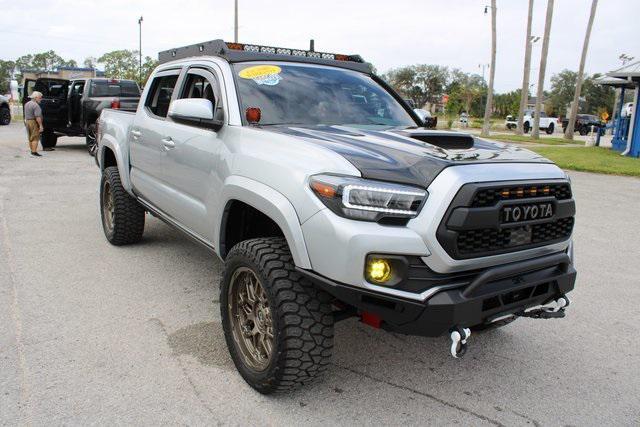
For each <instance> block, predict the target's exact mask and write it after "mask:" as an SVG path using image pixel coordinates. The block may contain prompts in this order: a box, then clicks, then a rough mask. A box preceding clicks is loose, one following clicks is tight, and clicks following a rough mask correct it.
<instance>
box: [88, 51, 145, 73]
mask: <svg viewBox="0 0 640 427" xmlns="http://www.w3.org/2000/svg"><path fill="white" fill-rule="evenodd" d="M98 62H100V63H101V64H104V73H105V75H106V76H107V77H111V78H114V79H130V80H138V77H139V74H138V72H139V70H138V68H139V64H138V51H135V50H127V49H122V50H114V51H111V52H107V53H105V54H104V55H102V56H101V57H100V58H98Z"/></svg>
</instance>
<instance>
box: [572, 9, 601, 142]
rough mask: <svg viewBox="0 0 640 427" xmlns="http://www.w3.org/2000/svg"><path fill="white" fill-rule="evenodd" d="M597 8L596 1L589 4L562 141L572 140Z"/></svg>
mask: <svg viewBox="0 0 640 427" xmlns="http://www.w3.org/2000/svg"><path fill="white" fill-rule="evenodd" d="M597 7H598V0H593V1H592V2H591V15H590V16H589V23H588V24H587V32H586V34H585V35H584V43H583V44H582V56H581V57H580V68H579V70H578V77H577V78H576V91H575V93H574V94H573V103H572V104H571V114H569V123H567V130H566V131H565V133H564V139H569V140H571V139H573V130H574V126H575V122H576V116H577V115H578V106H579V104H580V91H581V90H582V78H583V74H584V63H585V62H586V60H587V51H588V50H589V39H590V38H591V28H592V27H593V20H594V18H595V16H596V8H597Z"/></svg>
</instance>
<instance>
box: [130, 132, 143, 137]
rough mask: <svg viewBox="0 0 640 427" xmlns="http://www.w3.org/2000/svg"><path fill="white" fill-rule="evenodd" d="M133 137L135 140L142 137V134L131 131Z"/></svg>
mask: <svg viewBox="0 0 640 427" xmlns="http://www.w3.org/2000/svg"><path fill="white" fill-rule="evenodd" d="M131 135H132V136H133V137H134V138H138V137H139V136H140V135H142V132H140V131H139V130H132V131H131Z"/></svg>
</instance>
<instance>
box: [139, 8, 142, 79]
mask: <svg viewBox="0 0 640 427" xmlns="http://www.w3.org/2000/svg"><path fill="white" fill-rule="evenodd" d="M138 27H139V28H140V31H139V39H138V59H139V65H138V80H139V81H140V84H141V85H142V16H140V19H138Z"/></svg>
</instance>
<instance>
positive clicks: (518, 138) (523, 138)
mask: <svg viewBox="0 0 640 427" xmlns="http://www.w3.org/2000/svg"><path fill="white" fill-rule="evenodd" d="M488 139H493V140H494V141H501V142H517V143H523V142H524V143H530V144H547V145H567V144H584V142H582V141H567V140H566V139H564V138H557V137H549V138H540V139H537V140H536V139H531V137H530V136H529V135H509V134H504V133H503V134H493V135H491V136H490V137H489V138H488Z"/></svg>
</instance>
